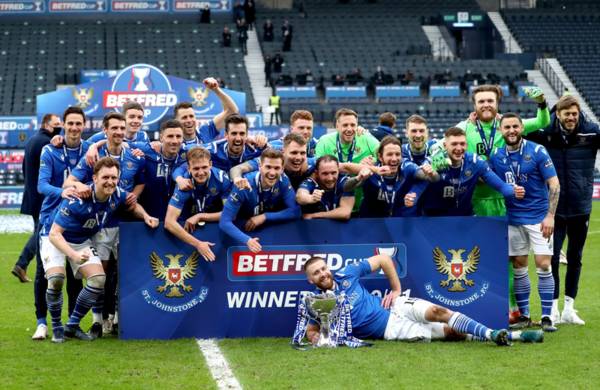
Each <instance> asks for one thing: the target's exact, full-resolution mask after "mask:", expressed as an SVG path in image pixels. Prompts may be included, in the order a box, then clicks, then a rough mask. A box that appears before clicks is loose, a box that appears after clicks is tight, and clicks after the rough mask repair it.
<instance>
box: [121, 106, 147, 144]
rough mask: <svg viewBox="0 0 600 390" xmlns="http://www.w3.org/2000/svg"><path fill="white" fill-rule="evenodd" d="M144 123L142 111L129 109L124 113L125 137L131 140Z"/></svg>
mask: <svg viewBox="0 0 600 390" xmlns="http://www.w3.org/2000/svg"><path fill="white" fill-rule="evenodd" d="M143 123H144V111H142V110H138V109H135V108H130V109H129V110H127V111H126V112H125V126H127V135H128V136H129V138H133V136H134V135H135V134H137V132H138V131H140V129H141V128H142V124H143Z"/></svg>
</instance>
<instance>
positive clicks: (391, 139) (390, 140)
mask: <svg viewBox="0 0 600 390" xmlns="http://www.w3.org/2000/svg"><path fill="white" fill-rule="evenodd" d="M387 145H398V146H400V148H402V141H400V138H398V137H395V136H393V135H386V136H385V137H383V139H382V140H381V142H380V143H379V148H378V149H377V155H379V156H382V155H383V149H384V148H385V147H386V146H387Z"/></svg>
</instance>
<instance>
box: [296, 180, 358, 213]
mask: <svg viewBox="0 0 600 390" xmlns="http://www.w3.org/2000/svg"><path fill="white" fill-rule="evenodd" d="M346 181H348V176H346V175H340V176H339V177H338V181H337V183H336V185H335V187H334V188H333V189H331V190H325V189H324V188H322V187H321V186H320V185H319V183H317V181H316V180H315V179H313V178H311V177H309V178H308V179H306V180H304V181H303V182H302V184H300V187H299V188H298V189H304V190H306V191H308V193H309V194H312V193H313V191H314V190H325V192H323V195H322V196H321V200H320V201H319V202H317V203H312V204H307V205H303V206H302V213H303V214H312V213H318V212H322V211H331V210H333V209H336V208H338V207H339V206H340V200H341V199H342V197H344V196H354V192H352V191H349V192H346V191H344V184H345V183H346Z"/></svg>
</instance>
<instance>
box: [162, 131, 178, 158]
mask: <svg viewBox="0 0 600 390" xmlns="http://www.w3.org/2000/svg"><path fill="white" fill-rule="evenodd" d="M160 142H161V143H162V151H163V154H165V155H167V156H169V157H170V156H174V155H176V154H177V153H178V152H179V149H181V144H182V143H183V130H181V128H180V127H167V128H166V129H164V130H163V131H162V132H161V133H160Z"/></svg>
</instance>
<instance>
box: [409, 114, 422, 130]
mask: <svg viewBox="0 0 600 390" xmlns="http://www.w3.org/2000/svg"><path fill="white" fill-rule="evenodd" d="M409 123H422V124H424V125H425V127H427V119H425V118H423V117H422V116H421V115H419V114H413V115H411V116H409V117H408V118H407V119H406V122H405V123H404V127H405V128H407V129H408V124H409Z"/></svg>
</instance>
